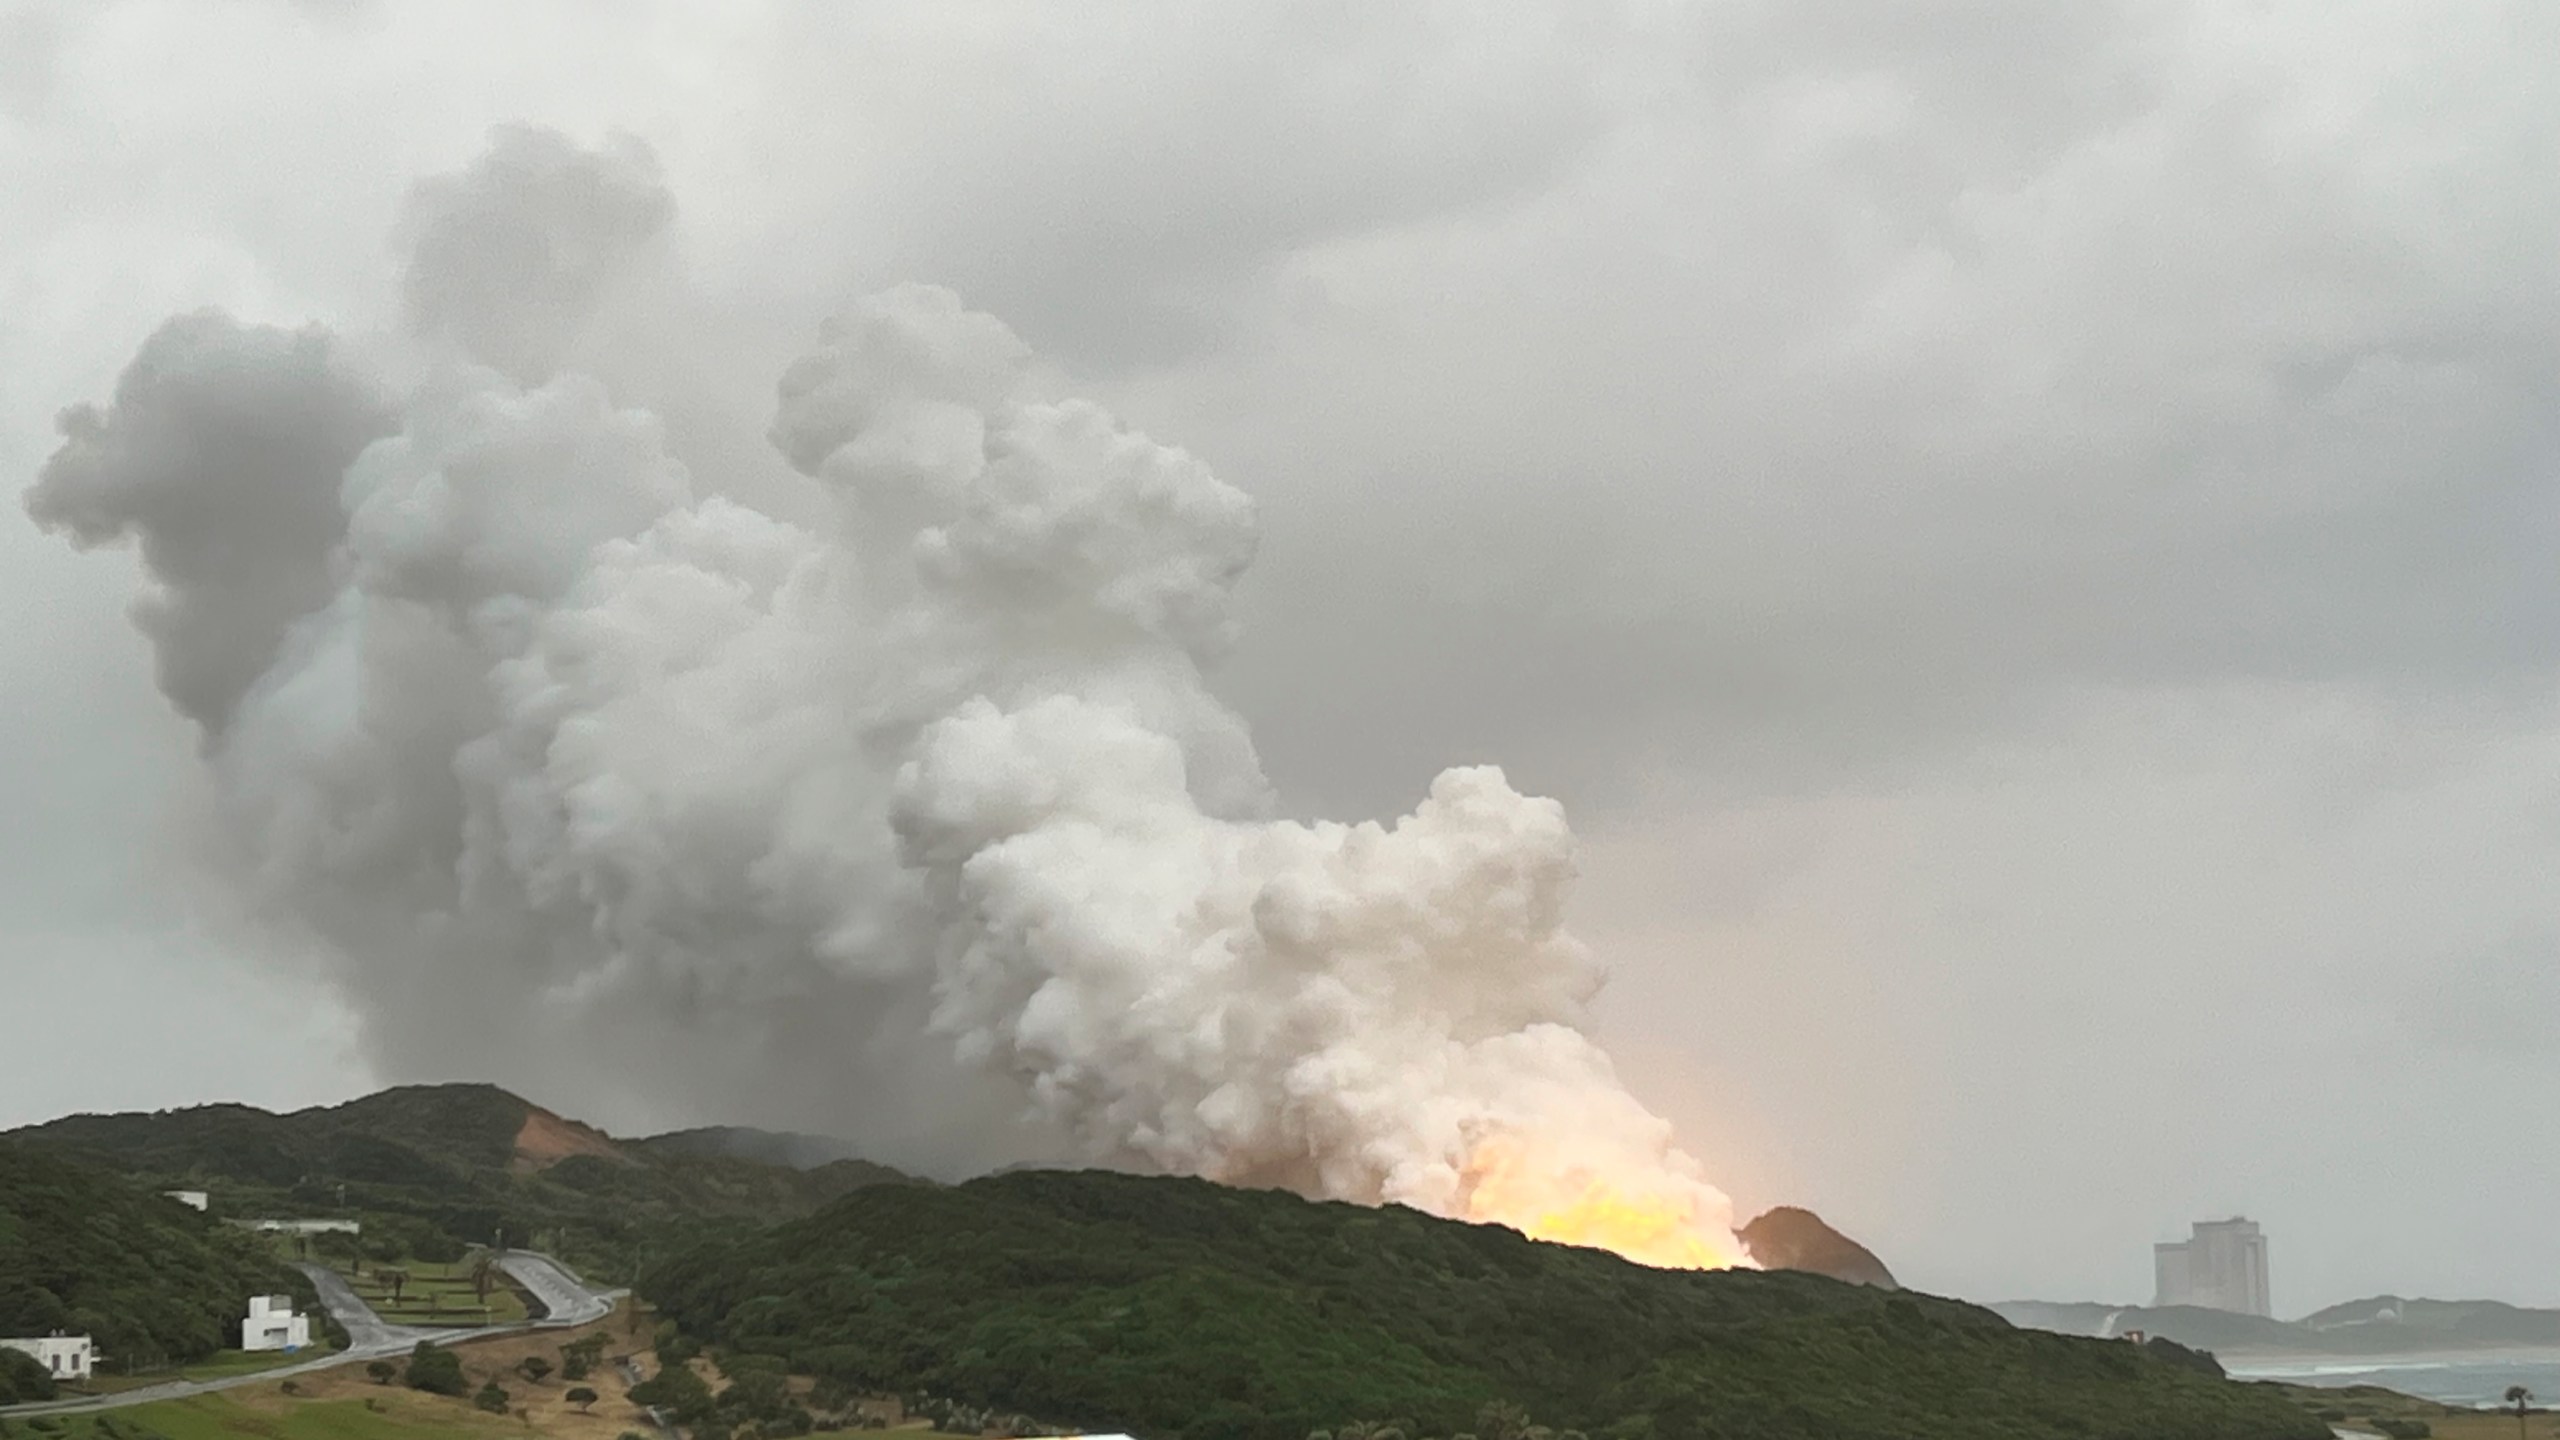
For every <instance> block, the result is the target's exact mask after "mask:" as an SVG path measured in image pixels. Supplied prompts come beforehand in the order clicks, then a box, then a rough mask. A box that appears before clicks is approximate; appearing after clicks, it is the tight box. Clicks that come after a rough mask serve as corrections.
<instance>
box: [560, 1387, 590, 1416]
mask: <svg viewBox="0 0 2560 1440" xmlns="http://www.w3.org/2000/svg"><path fill="white" fill-rule="evenodd" d="M560 1398H561V1399H563V1400H566V1401H568V1402H569V1403H570V1404H572V1405H575V1406H577V1407H578V1413H579V1414H581V1415H584V1414H586V1413H587V1407H588V1406H590V1405H593V1404H595V1403H596V1392H595V1391H593V1390H591V1389H589V1388H588V1387H586V1386H584V1385H573V1386H571V1387H570V1388H569V1393H567V1394H565V1395H563V1396H561V1397H560Z"/></svg>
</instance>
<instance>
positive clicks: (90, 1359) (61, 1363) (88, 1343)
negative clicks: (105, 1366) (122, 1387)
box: [0, 1330, 98, 1380]
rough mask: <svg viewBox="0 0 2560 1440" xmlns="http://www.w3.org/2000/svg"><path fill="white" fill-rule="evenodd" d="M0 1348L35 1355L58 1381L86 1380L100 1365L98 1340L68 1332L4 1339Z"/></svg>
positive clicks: (46, 1370) (0, 1342) (48, 1372)
mask: <svg viewBox="0 0 2560 1440" xmlns="http://www.w3.org/2000/svg"><path fill="white" fill-rule="evenodd" d="M0 1349H6V1350H15V1351H18V1352H19V1353H20V1354H24V1355H32V1356H34V1357H35V1360H36V1363H37V1364H39V1365H41V1366H43V1367H44V1369H45V1373H46V1374H48V1375H51V1376H52V1377H53V1378H54V1379H56V1380H86V1379H88V1378H89V1372H90V1371H91V1370H94V1369H96V1368H97V1364H98V1346H97V1342H95V1341H93V1340H91V1339H90V1338H89V1337H88V1336H86V1335H65V1334H63V1333H62V1332H61V1331H59V1330H56V1331H54V1332H53V1333H52V1334H50V1335H41V1336H36V1337H33V1338H31V1339H25V1340H0Z"/></svg>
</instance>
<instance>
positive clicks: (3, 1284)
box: [0, 1143, 312, 1370]
mask: <svg viewBox="0 0 2560 1440" xmlns="http://www.w3.org/2000/svg"><path fill="white" fill-rule="evenodd" d="M288 1293H291V1294H300V1295H302V1296H303V1297H304V1299H305V1300H306V1302H307V1301H309V1300H310V1299H311V1298H312V1292H311V1287H310V1285H309V1283H308V1282H307V1281H305V1280H304V1279H303V1278H302V1276H300V1275H299V1274H296V1273H295V1272H293V1271H292V1270H290V1269H288V1268H286V1267H285V1266H283V1265H280V1264H278V1263H277V1262H276V1261H275V1259H274V1257H273V1256H271V1255H269V1254H268V1253H267V1252H266V1250H265V1249H264V1248H263V1247H262V1246H260V1245H259V1244H258V1243H257V1242H256V1241H255V1240H253V1239H252V1238H251V1237H250V1236H248V1235H247V1234H246V1233H244V1232H242V1231H239V1230H235V1229H232V1228H231V1227H229V1226H225V1225H221V1224H219V1223H217V1222H215V1221H213V1220H212V1219H210V1218H208V1217H206V1216H204V1215H200V1214H198V1213H197V1212H195V1211H193V1210H190V1209H188V1208H187V1207H186V1206H184V1205H181V1204H179V1203H178V1202H176V1201H174V1200H169V1199H165V1198H163V1197H162V1196H160V1195H158V1194H156V1193H153V1192H152V1191H149V1190H146V1189H143V1188H141V1187H138V1186H136V1185H134V1184H133V1183H131V1182H130V1181H127V1180H125V1179H123V1178H121V1177H119V1176H115V1175H111V1174H108V1173H106V1172H104V1171H100V1170H96V1169H93V1168H91V1167H89V1166H86V1165H81V1164H77V1163H74V1162H72V1161H69V1160H66V1159H64V1158H62V1157H60V1156H58V1155H53V1154H48V1153H46V1152H45V1151H43V1150H41V1149H39V1148H35V1147H30V1146H22V1145H11V1144H6V1143H0V1335H46V1334H50V1333H52V1332H53V1331H55V1330H63V1331H68V1332H70V1333H72V1334H87V1335H91V1336H94V1337H96V1339H97V1341H98V1348H99V1350H100V1351H101V1352H102V1354H103V1355H104V1356H105V1357H107V1360H108V1362H109V1363H110V1364H111V1365H112V1366H113V1367H115V1368H117V1369H123V1368H125V1367H127V1366H130V1367H132V1368H133V1369H136V1370H143V1369H151V1368H156V1367H158V1366H161V1365H165V1364H169V1363H174V1362H180V1361H187V1360H194V1359H199V1358H201V1357H203V1356H205V1355H209V1354H211V1353H212V1352H213V1351H215V1350H218V1349H221V1348H223V1347H224V1346H226V1345H233V1344H237V1343H238V1342H239V1333H240V1328H239V1327H240V1317H241V1315H242V1314H243V1313H245V1310H246V1305H247V1301H248V1298H249V1297H250V1296H251V1295H258V1294H288Z"/></svg>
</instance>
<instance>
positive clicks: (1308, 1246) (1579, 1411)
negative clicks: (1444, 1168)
mask: <svg viewBox="0 0 2560 1440" xmlns="http://www.w3.org/2000/svg"><path fill="white" fill-rule="evenodd" d="M642 1289H643V1293H644V1294H646V1295H647V1296H648V1297H649V1298H651V1299H652V1300H654V1301H656V1302H657V1303H658V1304H659V1305H660V1306H661V1307H662V1308H663V1310H664V1312H665V1313H666V1314H667V1315H668V1316H669V1317H670V1318H672V1319H673V1320H674V1321H675V1322H677V1324H678V1325H679V1326H680V1327H681V1328H682V1329H683V1331H684V1332H685V1333H686V1334H688V1335H690V1336H692V1337H694V1338H697V1339H700V1340H704V1341H708V1342H711V1343H713V1344H716V1345H718V1346H721V1347H723V1348H724V1350H725V1352H726V1353H727V1354H728V1355H729V1356H730V1358H731V1360H732V1361H733V1362H735V1363H739V1364H742V1365H744V1366H746V1368H748V1369H754V1368H756V1362H753V1361H749V1360H745V1359H743V1358H742V1357H749V1356H765V1357H773V1358H774V1359H778V1360H779V1361H781V1362H782V1363H785V1364H787V1365H788V1366H789V1367H790V1368H791V1369H794V1370H798V1371H806V1372H810V1373H814V1374H817V1375H819V1376H820V1377H822V1378H823V1379H825V1380H828V1381H831V1382H835V1383H838V1384H842V1385H848V1386H858V1387H865V1388H878V1389H888V1390H894V1391H899V1392H903V1393H908V1394H918V1393H925V1394H931V1395H935V1396H940V1397H943V1398H945V1399H948V1400H956V1401H960V1402H964V1403H966V1404H968V1405H971V1406H991V1407H995V1408H997V1409H1000V1410H1003V1411H1011V1412H1019V1413H1025V1414H1029V1415H1032V1416H1035V1417H1037V1418H1038V1419H1039V1420H1040V1421H1042V1422H1044V1423H1048V1424H1053V1425H1068V1426H1083V1427H1089V1428H1093V1429H1126V1430H1131V1431H1133V1432H1135V1433H1139V1434H1143V1435H1147V1436H1150V1437H1155V1436H1178V1437H1181V1440H1304V1437H1306V1436H1307V1435H1308V1434H1309V1432H1310V1431H1313V1430H1317V1429H1325V1430H1334V1431H1339V1429H1340V1427H1343V1426H1344V1425H1346V1424H1349V1423H1352V1422H1375V1421H1387V1420H1394V1421H1399V1422H1402V1423H1403V1425H1404V1426H1405V1427H1406V1433H1407V1434H1409V1435H1443V1436H1453V1437H1454V1436H1456V1435H1459V1434H1460V1433H1462V1432H1478V1433H1484V1434H1486V1436H1487V1440H1494V1437H1495V1436H1496V1435H1502V1436H1504V1437H1506V1440H1508V1436H1509V1432H1513V1431H1518V1430H1519V1429H1520V1426H1521V1422H1520V1420H1519V1417H1518V1415H1517V1414H1516V1413H1515V1412H1510V1411H1502V1410H1496V1411H1492V1412H1487V1411H1486V1410H1485V1408H1484V1407H1486V1406H1487V1405H1489V1404H1494V1403H1496V1402H1502V1403H1507V1404H1509V1405H1515V1406H1518V1407H1523V1408H1524V1409H1525V1411H1526V1413H1527V1415H1528V1416H1529V1417H1532V1418H1533V1419H1534V1420H1535V1421H1536V1422H1538V1423H1540V1424H1543V1425H1547V1426H1552V1427H1556V1428H1558V1429H1559V1430H1562V1429H1568V1428H1569V1429H1573V1430H1580V1431H1584V1432H1588V1433H1592V1434H1605V1435H1609V1436H1614V1437H1621V1440H1690V1437H1697V1440H1706V1437H1736V1440H1748V1437H1821V1440H1858V1437H1886V1436H1891V1437H1896V1440H1933V1437H1958V1436H1961V1437H1965V1440H2028V1437H2046V1436H2054V1437H2060V1436H2073V1437H2084V1440H2107V1437H2124V1440H2134V1437H2141V1440H2221V1437H2231V1440H2291V1437H2303V1440H2325V1437H2326V1435H2327V1429H2326V1427H2325V1426H2322V1425H2320V1424H2318V1423H2317V1422H2315V1421H2312V1420H2310V1419H2308V1418H2307V1417H2306V1416H2305V1415H2304V1414H2303V1413H2302V1412H2301V1411H2300V1410H2299V1409H2297V1408H2295V1407H2294V1406H2292V1405H2290V1404H2288V1403H2286V1402H2285V1401H2284V1400H2283V1399H2282V1398H2281V1397H2279V1396H2277V1395H2275V1394H2274V1393H2272V1392H2270V1391H2266V1390H2263V1389H2259V1388H2254V1387H2248V1386H2241V1385H2236V1384H2232V1383H2229V1382H2226V1381H2222V1380H2219V1379H2216V1378H2213V1377H2212V1376H2211V1375H2209V1374H2203V1373H2199V1372H2198V1371H2197V1370H2195V1369H2193V1368H2190V1367H2189V1366H2187V1365H2184V1364H2180V1363H2176V1361H2175V1360H2174V1359H2163V1358H2159V1356H2158V1354H2157V1352H2153V1353H2146V1352H2145V1351H2144V1350H2142V1349H2140V1348H2138V1347H2135V1346H2131V1345H2126V1344H2122V1343H2118V1342H2105V1341H2095V1340H2076V1339H2068V1338H2064V1337H2062V1336H2057V1335H2050V1334H2044V1333H2040V1332H2034V1331H2025V1330H2018V1329H2013V1328H2012V1327H2010V1326H2009V1325H2008V1324H2007V1323H2006V1322H2004V1321H2002V1320H2001V1319H2000V1318H1999V1317H1997V1316H1995V1315H1992V1314H1991V1313H1989V1312H1987V1311H1984V1310H1980V1309H1977V1308H1974V1307H1972V1306H1968V1305H1962V1304H1958V1303H1956V1302H1953V1301H1947V1300H1938V1299H1932V1298H1928V1297H1924V1296H1917V1295H1911V1294H1907V1293H1903V1294H1897V1293H1890V1292H1885V1291H1881V1290H1876V1289H1871V1288H1866V1287H1861V1286H1853V1285H1847V1284H1842V1283H1839V1282H1836V1281H1832V1280H1827V1279H1824V1278H1821V1277H1819V1276H1814V1275H1806V1274H1794V1273H1762V1272H1724V1273H1713V1274H1707V1273H1695V1272H1674V1271H1663V1270H1651V1269H1646V1268H1644V1267H1641V1266H1637V1265H1632V1264H1629V1263H1627V1262H1625V1261H1622V1260H1620V1259H1618V1258H1617V1257H1615V1256H1612V1255H1607V1254H1603V1253H1600V1252H1597V1251H1592V1250H1582V1249H1574V1248H1570V1247H1564V1246H1556V1245H1544V1244H1538V1243H1534V1242H1532V1241H1529V1240H1527V1239H1524V1238H1523V1237H1521V1236H1520V1235H1518V1234H1516V1233H1514V1232H1512V1231H1509V1230H1504V1229H1498V1228H1493V1227H1487V1226H1476V1225H1462V1224H1457V1223H1453V1222H1449V1221H1444V1220H1436V1219H1432V1218H1429V1217H1426V1216H1423V1215H1420V1214H1417V1213H1415V1212H1413V1211H1409V1210H1403V1209H1392V1208H1391V1209H1366V1208H1361V1207H1356V1206H1350V1205H1339V1204H1317V1203H1311V1202H1308V1201H1304V1200H1300V1199H1298V1198H1296V1197H1294V1196H1290V1195H1286V1194H1281V1193H1277V1192H1268V1191H1243V1190H1232V1189H1226V1188H1222V1187H1219V1186H1215V1185H1211V1184H1208V1183H1206V1182H1202V1181H1196V1180H1180V1179H1165V1178H1142V1177H1133V1176H1123V1175H1113V1174H1105V1173H1099V1172H1077V1173H1058V1172H1028V1173H1017V1174H1012V1175H1005V1176H998V1177H992V1178H989V1179H984V1180H977V1181H972V1182H970V1183H968V1184H965V1185H960V1186H955V1187H948V1188H941V1187H936V1188H923V1187H907V1186H884V1187H874V1188H869V1189H865V1190H861V1191H858V1192H856V1193H855V1194H853V1195H851V1196H848V1197H847V1198H845V1199H844V1200H842V1201H840V1202H838V1203H837V1204H835V1205H833V1206H831V1207H829V1208H828V1209H826V1210H825V1211H823V1212H821V1213H820V1214H818V1215H816V1216H813V1217H811V1218H808V1219H804V1220H799V1221H795V1222H792V1223H789V1224H786V1225H783V1226H780V1227H777V1228H775V1229H773V1230H771V1231H769V1232H766V1233H764V1234H761V1235H756V1236H752V1237H746V1238H733V1239H722V1240H714V1241H711V1242H708V1243H705V1244H703V1245H701V1246H698V1247H696V1248H695V1249H693V1250H692V1251H690V1252H688V1253H685V1254H682V1255H680V1256H677V1257H675V1258H674V1259H672V1260H670V1261H669V1262H667V1263H666V1264H664V1265H662V1266H659V1267H657V1268H655V1269H653V1270H652V1272H651V1273H650V1274H649V1275H648V1276H647V1277H645V1278H644V1281H643V1284H642ZM766 1363H768V1364H769V1363H770V1362H766Z"/></svg>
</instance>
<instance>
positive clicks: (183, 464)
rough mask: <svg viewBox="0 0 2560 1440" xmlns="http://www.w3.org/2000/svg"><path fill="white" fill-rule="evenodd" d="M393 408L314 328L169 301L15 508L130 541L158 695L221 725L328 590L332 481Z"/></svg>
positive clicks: (335, 516) (210, 730) (212, 727)
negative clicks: (173, 314)
mask: <svg viewBox="0 0 2560 1440" xmlns="http://www.w3.org/2000/svg"><path fill="white" fill-rule="evenodd" d="M393 423H394V420H393V414H392V411H391V409H390V408H389V405H388V403H387V402H386V401H385V400H384V399H383V398H382V396H381V395H379V394H378V393H377V392H376V390H375V389H374V388H373V387H372V385H371V384H370V383H368V382H367V381H365V380H364V379H362V378H361V377H359V376H358V375H356V374H355V373H354V372H352V371H350V370H349V369H348V368H347V367H346V366H345V365H344V364H343V363H342V361H341V359H340V357H339V356H338V354H337V351H336V347H335V345H334V344H333V342H332V340H331V337H330V336H329V334H328V332H327V331H325V330H322V329H319V328H317V327H313V328H309V329H304V330H299V331H287V330H278V329H274V328H272V327H268V326H258V325H243V324H241V323H240V322H239V321H237V320H234V319H232V318H231V317H230V316H228V315H224V314H221V313H219V312H216V311H199V312H197V313H195V314H192V315H182V316H179V317H177V318H176V319H173V320H171V321H169V322H168V323H167V324H166V325H163V326H161V327H160V329H159V330H158V331H156V332H155V333H154V334H153V335H152V336H151V338H150V339H149V340H147V341H145V342H144V344H143V347H142V351H141V353H140V354H138V355H136V356H135V357H134V358H133V363H132V364H131V365H129V366H127V367H126V369H125V372H124V376H123V378H122V379H120V380H119V381H117V383H116V393H115V399H114V400H113V401H112V402H110V403H109V404H108V405H106V406H104V407H100V406H96V405H75V406H73V407H72V408H71V409H69V410H67V411H65V412H64V413H63V416H62V420H61V425H62V435H63V444H62V448H61V449H60V450H58V451H56V452H54V456H53V458H52V459H51V460H49V461H47V462H45V467H44V470H43V473H42V474H41V475H40V476H39V477H38V479H37V481H36V483H35V485H34V487H33V488H32V489H30V490H29V491H28V492H27V513H28V514H29V515H31V516H33V517H34V518H35V521H36V523H37V524H39V525H43V526H46V527H47V528H49V529H55V530H59V531H62V532H63V533H65V534H66V535H68V536H69V537H70V539H71V540H72V542H73V543H74V544H77V545H81V546H84V547H87V546H96V545H104V544H108V543H110V542H113V541H117V540H124V539H139V540H140V542H141V545H142V556H143V563H144V565H145V566H146V568H147V569H148V570H149V572H150V575H151V578H152V579H153V581H154V582H156V586H155V588H154V589H153V590H152V591H151V592H150V593H148V594H146V595H144V596H143V597H142V598H141V599H140V600H137V601H136V602H135V603H134V623H135V624H137V625H139V626H140V627H141V628H142V631H143V633H144V634H146V635H148V636H150V637H151V641H152V645H153V647H154V648H155V649H156V650H157V652H158V655H159V668H160V685H161V688H162V689H163V690H165V691H166V692H168V696H169V700H170V703H171V704H174V705H175V706H177V707H178V709H179V710H180V712H182V713H183V714H185V715H186V716H187V718H188V719H190V720H193V721H195V722H196V723H197V724H198V725H201V726H203V727H204V729H205V731H206V732H207V734H208V735H209V736H211V735H218V734H219V733H220V732H221V731H222V730H223V729H224V728H225V727H226V726H227V725H228V724H229V723H230V720H231V713H232V710H233V708H234V707H235V706H237V705H238V704H239V703H240V697H241V696H242V694H244V693H245V692H246V691H247V690H248V688H249V687H250V685H251V684H252V683H254V682H255V681H256V680H257V678H258V677H259V676H260V675H262V674H264V673H265V672H266V670H267V667H268V666H269V665H271V664H272V663H273V662H274V660H275V658H276V652H277V649H278V647H279V646H281V645H282V644H283V642H284V638H285V632H286V630H287V629H288V628H289V627H290V626H291V625H292V624H293V622H294V621H296V620H298V619H300V618H301V617H303V616H305V615H308V614H310V613H311V612H312V611H314V610H316V609H318V608H319V607H320V606H321V605H322V604H323V603H324V602H325V601H326V600H327V599H328V597H329V594H330V592H331V590H332V589H333V588H334V586H333V582H332V580H331V577H330V572H329V567H330V560H331V556H332V553H333V551H334V550H335V549H336V547H337V544H338V541H339V539H340V537H341V536H343V535H344V534H345V531H346V515H345V513H344V512H343V511H342V510H341V509H340V508H339V504H338V486H339V483H340V480H341V479H342V477H343V476H344V475H345V474H346V469H347V465H348V463H349V462H350V461H352V460H354V459H355V457H356V454H357V452H358V451H360V450H362V449H363V448H364V447H365V446H366V445H367V444H368V443H370V442H372V441H373V440H375V439H377V438H379V437H380V436H382V435H384V434H386V433H388V432H389V431H390V429H391V428H392V426H393Z"/></svg>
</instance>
